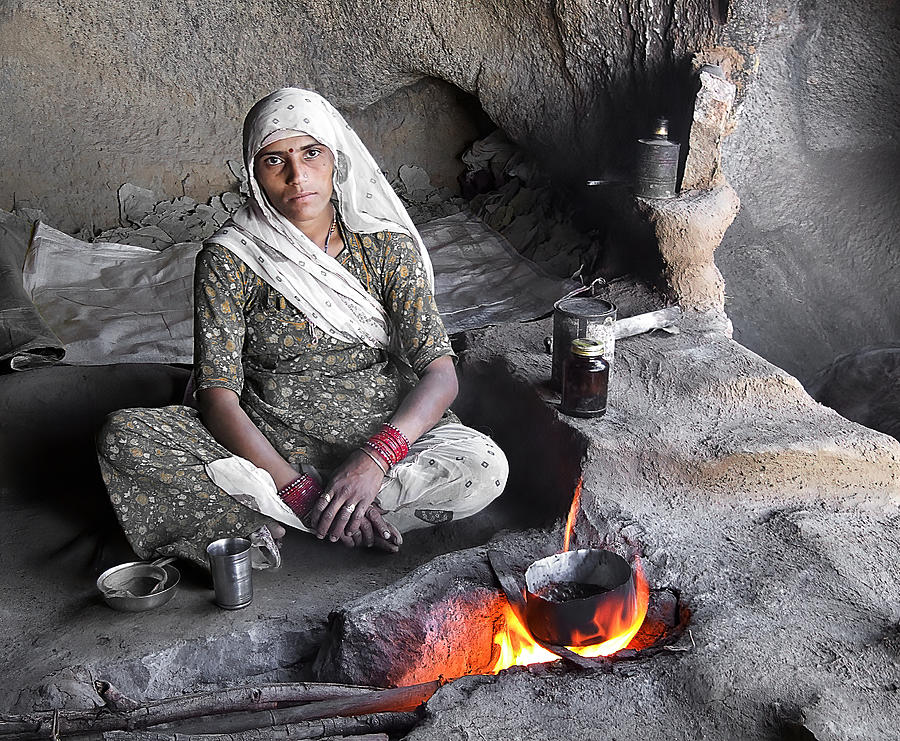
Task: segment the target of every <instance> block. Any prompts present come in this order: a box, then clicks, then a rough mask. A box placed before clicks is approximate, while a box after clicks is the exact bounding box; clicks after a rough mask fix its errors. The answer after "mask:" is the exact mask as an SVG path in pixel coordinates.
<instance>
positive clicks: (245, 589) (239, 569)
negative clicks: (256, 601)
mask: <svg viewBox="0 0 900 741" xmlns="http://www.w3.org/2000/svg"><path fill="white" fill-rule="evenodd" d="M206 557H207V559H208V560H209V570H210V571H211V572H212V579H213V589H215V592H216V604H217V605H218V606H219V607H224V608H225V609H226V610H239V609H240V608H241V607H246V606H247V605H249V604H250V602H251V601H252V600H253V582H252V571H251V569H250V541H249V540H247V539H246V538H221V539H219V540H214V541H213V542H212V543H210V544H209V545H208V546H206Z"/></svg>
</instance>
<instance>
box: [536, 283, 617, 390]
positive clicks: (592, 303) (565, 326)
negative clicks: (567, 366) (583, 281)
mask: <svg viewBox="0 0 900 741" xmlns="http://www.w3.org/2000/svg"><path fill="white" fill-rule="evenodd" d="M584 290H586V289H584ZM615 323H616V305H615V304H614V303H612V302H611V301H606V300H605V299H602V298H596V297H594V296H578V295H573V294H569V295H568V296H564V297H563V298H561V299H560V300H559V301H557V302H556V303H555V304H554V305H553V364H552V366H551V372H550V386H551V388H553V389H554V390H556V391H561V390H562V380H563V363H564V362H565V359H566V356H567V355H568V354H569V349H570V348H571V347H572V340H575V339H578V338H579V337H584V338H587V339H589V340H596V341H597V342H600V343H602V345H603V347H604V351H603V357H604V358H606V362H608V363H609V364H610V365H612V364H613V357H614V354H615V349H616V336H615V333H614V327H615Z"/></svg>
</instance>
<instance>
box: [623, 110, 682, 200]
mask: <svg viewBox="0 0 900 741" xmlns="http://www.w3.org/2000/svg"><path fill="white" fill-rule="evenodd" d="M680 149H681V145H679V144H678V142H673V141H670V140H669V122H668V121H667V120H666V119H665V118H660V119H657V121H656V126H655V127H654V130H653V136H651V137H650V138H649V139H638V164H637V175H636V177H635V182H634V194H635V195H636V196H639V197H640V198H674V197H675V196H676V195H677V191H676V187H677V182H678V153H679V150H680Z"/></svg>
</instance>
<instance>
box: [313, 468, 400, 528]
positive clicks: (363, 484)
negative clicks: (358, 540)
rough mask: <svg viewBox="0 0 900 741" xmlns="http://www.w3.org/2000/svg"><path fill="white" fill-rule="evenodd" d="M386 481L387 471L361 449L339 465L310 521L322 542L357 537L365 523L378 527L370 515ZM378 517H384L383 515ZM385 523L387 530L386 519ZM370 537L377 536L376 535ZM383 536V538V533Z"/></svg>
mask: <svg viewBox="0 0 900 741" xmlns="http://www.w3.org/2000/svg"><path fill="white" fill-rule="evenodd" d="M383 478H384V472H383V471H382V470H381V469H380V468H379V467H378V464H377V463H375V461H373V460H372V459H371V458H370V457H369V456H367V455H366V454H365V453H363V452H362V451H361V450H355V451H353V452H352V453H351V454H350V455H349V456H348V457H347V460H345V461H344V462H343V463H342V464H341V465H340V466H338V468H337V470H336V471H335V472H334V475H333V476H332V477H331V481H329V482H328V486H327V487H326V489H325V491H324V492H323V494H322V496H321V497H319V500H318V501H317V502H316V503H315V504H314V505H313V508H312V511H311V512H310V513H309V516H308V520H307V522H308V524H309V526H310V527H311V528H312V529H313V530H315V531H316V535H317V536H318V537H319V538H320V539H322V538H325V537H326V536H327V537H328V539H329V540H330V541H331V542H332V543H336V542H337V541H338V540H341V539H342V538H343V537H344V536H348V537H350V538H353V537H354V535H355V534H356V533H358V532H360V529H361V526H362V523H363V522H366V523H367V524H369V525H371V524H374V523H372V521H371V518H369V517H367V513H368V512H369V508H370V507H371V506H372V503H373V502H374V501H375V497H376V496H378V490H379V489H380V488H381V481H382V479H383ZM377 516H378V517H379V518H380V512H379V513H377ZM381 523H382V527H384V526H385V525H384V521H383V520H381ZM384 532H387V530H384ZM370 535H372V536H373V537H374V533H370ZM379 535H382V536H383V532H382V533H379ZM363 537H365V534H364V535H363ZM354 542H355V541H354Z"/></svg>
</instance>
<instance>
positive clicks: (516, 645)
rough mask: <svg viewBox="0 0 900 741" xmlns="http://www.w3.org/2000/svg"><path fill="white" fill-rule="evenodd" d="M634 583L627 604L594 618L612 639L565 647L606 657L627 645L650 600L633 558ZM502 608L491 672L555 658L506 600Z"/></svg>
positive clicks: (636, 630) (637, 561)
mask: <svg viewBox="0 0 900 741" xmlns="http://www.w3.org/2000/svg"><path fill="white" fill-rule="evenodd" d="M634 585H635V592H634V594H633V596H632V599H631V600H630V604H622V605H621V609H620V610H615V614H612V615H611V614H602V615H600V614H598V615H596V616H595V618H594V619H595V620H596V621H598V622H599V621H602V624H603V625H604V626H605V627H606V631H605V632H606V633H607V634H609V633H613V634H614V635H613V637H612V638H610V639H608V640H606V641H603V642H602V643H596V644H594V645H592V646H568V647H567V648H568V649H569V650H570V651H574V652H575V653H577V654H580V655H581V656H586V657H589V658H595V657H597V656H610V655H612V654H614V653H616V651H621V650H622V649H623V648H625V647H626V646H628V644H629V643H630V642H631V639H632V638H634V636H635V634H637V632H638V631H639V630H640V628H641V625H642V624H643V622H644V617H645V616H646V614H647V605H648V604H649V601H650V588H649V586H648V585H647V580H646V579H645V578H644V570H643V567H642V566H641V562H640V560H639V559H635V563H634ZM502 609H503V614H502V616H501V618H502V620H503V621H505V627H504V628H503V629H502V630H500V631H498V632H497V633H496V634H495V635H494V644H495V645H496V646H497V647H498V648H497V649H496V652H497V654H498V655H497V658H496V660H495V663H494V666H492V667H491V669H490V671H491V673H493V674H496V673H497V672H500V671H502V670H503V669H507V668H508V667H510V666H514V665H515V666H525V665H527V664H544V663H547V662H550V661H556V660H557V659H558V658H559V656H557V655H556V654H555V653H553V652H551V651H548V650H547V649H545V648H544V647H543V646H540V645H538V643H536V642H535V640H534V638H532V637H531V633H529V632H528V630H527V629H526V628H525V626H524V625H522V622H521V621H520V620H519V618H518V617H517V616H516V614H515V612H513V610H512V608H511V607H510V606H509V603H508V602H506V601H504V602H503V608H502Z"/></svg>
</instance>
